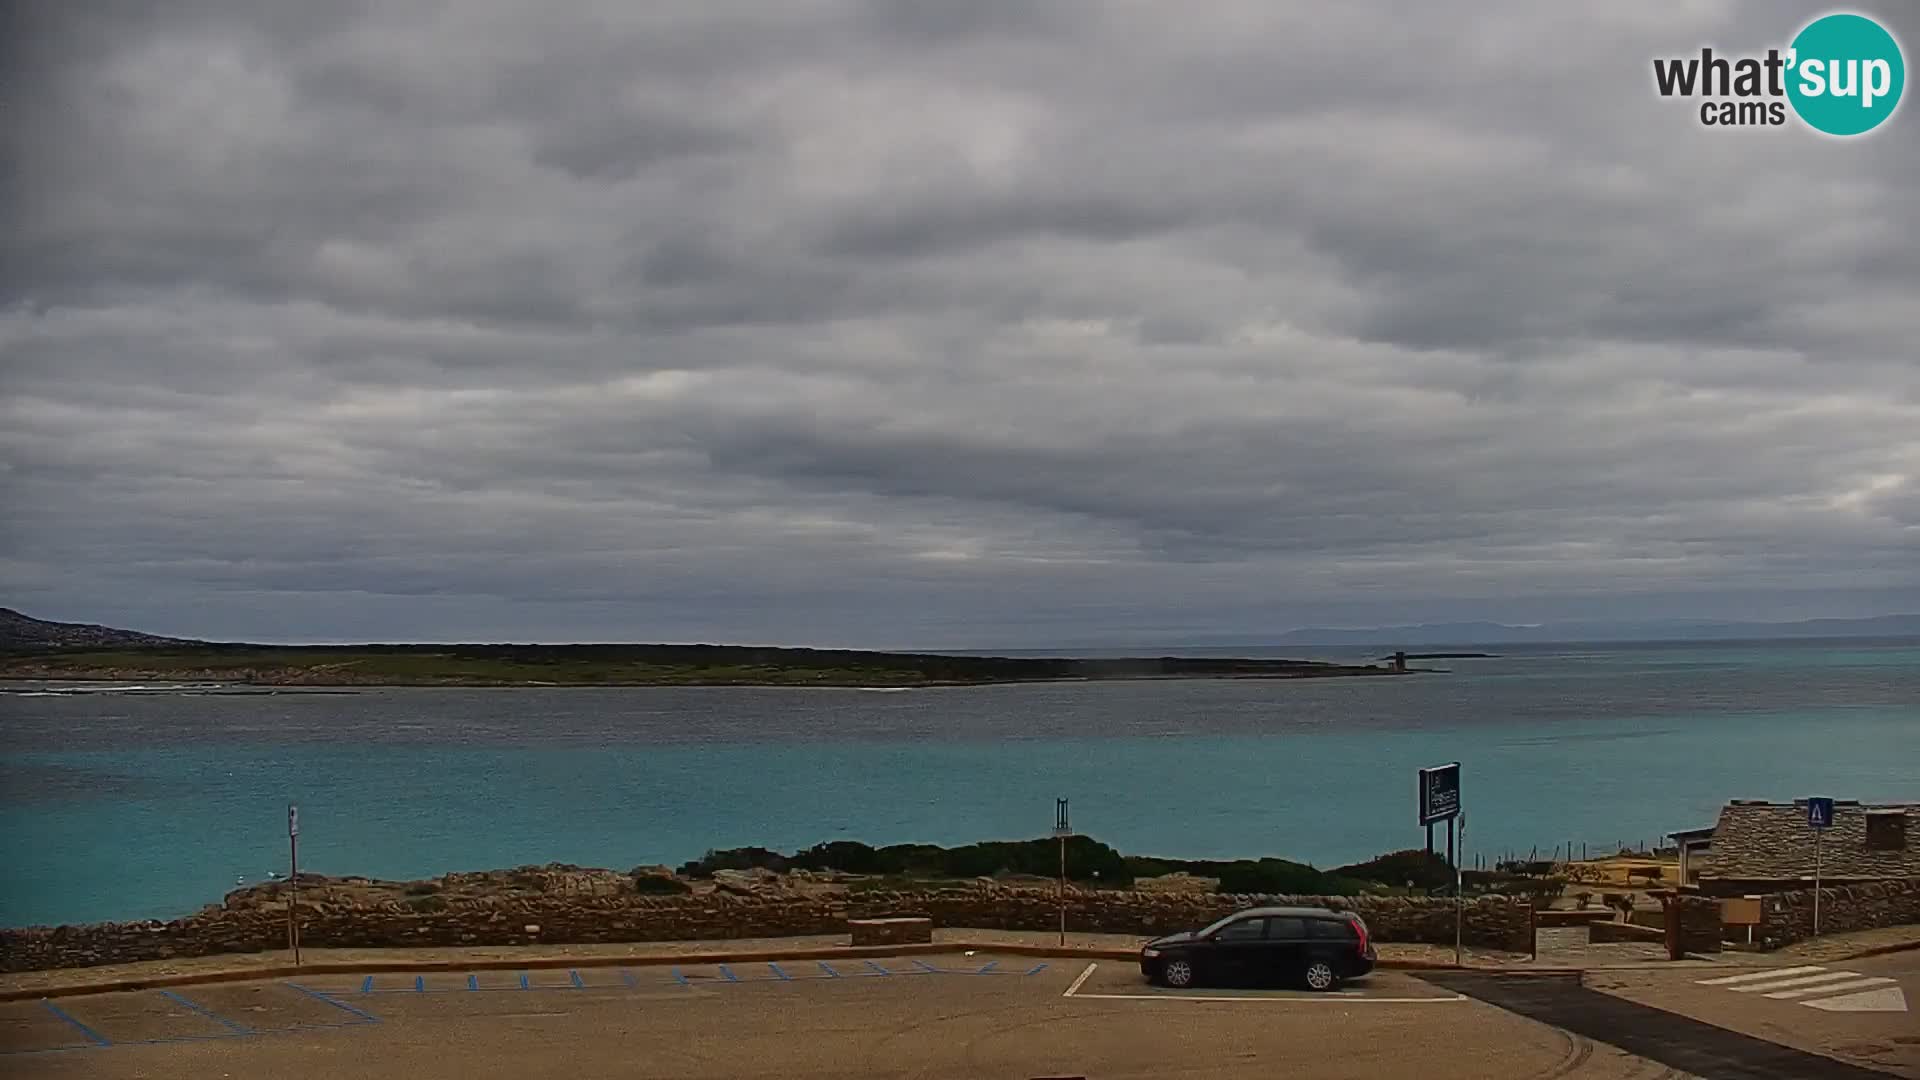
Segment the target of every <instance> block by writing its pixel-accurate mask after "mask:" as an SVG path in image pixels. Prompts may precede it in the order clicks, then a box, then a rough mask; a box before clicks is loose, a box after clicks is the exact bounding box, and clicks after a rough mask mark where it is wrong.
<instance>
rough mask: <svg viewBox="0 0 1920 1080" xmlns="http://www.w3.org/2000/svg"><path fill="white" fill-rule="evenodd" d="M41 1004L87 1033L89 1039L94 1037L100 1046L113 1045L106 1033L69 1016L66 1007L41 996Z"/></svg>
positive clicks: (82, 1032)
mask: <svg viewBox="0 0 1920 1080" xmlns="http://www.w3.org/2000/svg"><path fill="white" fill-rule="evenodd" d="M40 1004H42V1005H45V1006H46V1007H47V1011H48V1012H50V1013H52V1014H53V1015H55V1016H57V1017H59V1018H60V1019H62V1020H65V1021H66V1022H67V1023H69V1024H72V1025H73V1026H74V1027H76V1028H79V1029H80V1034H82V1035H85V1036H86V1037H87V1038H89V1039H92V1040H93V1041H94V1042H95V1043H96V1044H98V1045H100V1046H112V1045H113V1043H112V1042H110V1041H108V1039H107V1037H106V1036H105V1035H102V1034H100V1033H99V1032H97V1031H95V1030H93V1029H92V1028H90V1027H88V1026H87V1025H85V1024H83V1023H81V1022H80V1021H78V1020H75V1019H74V1018H73V1017H71V1016H68V1015H67V1012H66V1010H65V1009H62V1008H61V1007H60V1006H58V1005H55V1004H54V1003H53V1002H51V1001H48V1000H47V999H46V998H41V999H40Z"/></svg>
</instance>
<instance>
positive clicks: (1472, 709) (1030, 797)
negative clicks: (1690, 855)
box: [0, 639, 1920, 926]
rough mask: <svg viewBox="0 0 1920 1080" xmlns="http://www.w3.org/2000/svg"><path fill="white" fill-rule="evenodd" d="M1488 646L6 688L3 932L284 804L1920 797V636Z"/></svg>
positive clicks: (1478, 844) (449, 861)
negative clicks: (938, 676)
mask: <svg viewBox="0 0 1920 1080" xmlns="http://www.w3.org/2000/svg"><path fill="white" fill-rule="evenodd" d="M1169 651H1177V650H1169ZM1187 651H1188V652H1202V651H1204V652H1206V653H1209V654H1216V655H1218V654H1230V655H1289V656H1295V655H1297V656H1303V657H1306V658H1311V659H1330V660H1348V661H1351V660H1356V659H1361V658H1362V657H1363V656H1364V655H1365V654H1364V653H1363V652H1360V651H1356V650H1339V649H1329V650H1302V649H1298V648H1295V649H1288V650H1187ZM1488 651H1500V652H1503V654H1504V655H1502V656H1500V657H1497V658H1491V659H1480V660H1446V661H1433V662H1431V663H1432V664H1433V666H1439V667H1446V668H1449V669H1451V670H1450V671H1449V673H1446V674H1434V675H1417V676H1409V677H1406V678H1394V679H1326V680H1306V681H1284V682H1277V681H1262V680H1187V681H1169V682H1121V683H1063V684H1045V685H1024V686H990V687H974V688H948V689H930V690H916V691H911V692H905V693H886V694H877V693H869V692H862V691H859V690H852V689H760V688H706V689H697V688H660V689H645V688H635V689H552V690H547V689H514V690H479V689H399V688H396V689H373V690H366V691H362V692H359V693H355V694H352V695H350V696H340V695H314V696H304V695H282V696H271V697H258V696H241V697H221V696H206V695H167V694H151V693H146V694H135V695H117V694H86V695H78V696H72V697H66V696H24V695H21V694H8V695H5V696H0V858H3V859H4V860H5V865H6V867H7V874H6V878H5V884H4V885H0V924H5V925H16V926H17V925H23V924H28V923H49V922H81V921H88V920H94V919H107V918H138V917H169V916H174V915H179V914H184V913H186V912H188V911H191V910H193V909H194V908H196V907H198V906H200V905H202V904H205V903H210V902H215V901H217V900H218V899H219V897H220V896H221V894H223V893H224V892H225V891H226V890H228V889H231V888H233V887H234V886H235V884H236V883H237V882H239V881H240V880H241V879H244V880H245V881H247V882H253V881H257V880H260V879H262V878H264V877H266V876H267V873H268V872H269V871H278V872H281V873H284V872H285V870H286V864H287V837H286V816H285V815H286V804H287V803H288V802H290V801H291V802H297V803H299V805H300V820H301V837H300V851H301V867H302V869H304V870H312V871H319V872H323V873H361V874H370V875H376V876H383V877H416V876H425V875H430V874H437V873H441V872H444V871H447V870H460V869H483V868H489V867H499V866H511V865H516V864H521V863H529V862H548V861H565V862H577V863H583V864H589V865H598V866H611V867H619V868H625V867H629V866H633V865H636V864H640V863H655V862H667V863H675V864H677V863H679V862H681V861H683V860H685V859H688V858H692V857H695V856H697V855H699V854H700V853H701V852H702V851H704V850H706V849H708V848H711V847H732V846H739V845H746V844H759V845H765V846H768V847H773V848H779V849H789V848H793V847H800V846H806V845H809V844H813V843H816V842H819V841H822V840H833V839H858V840H864V841H867V842H869V843H874V844H884V843H897V842H904V841H926V842H933V843H944V844H954V843H965V842H968V841H972V840H980V839H1000V838H1019V837H1032V836H1039V835H1043V834H1044V833H1045V832H1046V831H1047V829H1048V828H1049V827H1050V826H1051V825H1052V823H1053V799H1054V798H1055V797H1056V796H1065V797H1070V798H1071V799H1072V800H1073V801H1072V806H1073V817H1074V824H1075V825H1076V826H1077V827H1078V828H1079V829H1080V830H1081V831H1083V832H1086V833H1088V834H1090V835H1093V836H1095V837H1097V838H1098V839H1100V840H1103V841H1106V842H1108V843H1111V844H1113V845H1115V846H1116V847H1119V848H1120V849H1121V850H1123V851H1126V852H1128V853H1132V854H1170V855H1183V856H1190V857H1237V856H1252V855H1280V856H1284V857H1287V858H1294V859H1300V860H1304V861H1311V862H1314V863H1316V864H1317V865H1322V866H1331V865H1335V864H1338V863H1341V862H1347V861H1353V860H1358V859H1362V858H1366V857H1368V856H1370V855H1373V854H1376V853H1378V852H1381V851H1386V850H1390V849H1394V848H1402V847H1412V846H1417V845H1418V844H1419V843H1420V842H1421V840H1422V833H1421V830H1420V829H1419V828H1418V826H1417V825H1415V824H1414V805H1413V803H1414V770H1415V769H1417V768H1418V767H1420V766H1422V765H1431V764H1437V763H1441V762H1445V761H1451V760H1459V761H1461V762H1462V763H1463V776H1464V781H1463V794H1464V802H1465V805H1466V808H1467V834H1466V837H1465V842H1464V845H1463V848H1464V850H1465V851H1466V852H1468V853H1469V856H1470V857H1471V854H1472V853H1476V852H1477V853H1481V854H1484V855H1487V856H1489V857H1491V856H1494V855H1497V854H1499V853H1501V852H1504V851H1507V850H1517V851H1519V852H1522V853H1524V852H1526V851H1528V850H1529V849H1532V848H1534V847H1535V846H1538V847H1539V849H1540V851H1541V852H1542V854H1543V857H1544V855H1545V853H1547V852H1549V851H1551V849H1553V847H1554V846H1555V845H1556V844H1561V845H1564V844H1565V843H1567V842H1568V841H1572V843H1573V844H1574V845H1575V847H1576V849H1578V847H1579V846H1580V845H1583V844H1584V845H1586V846H1587V848H1588V850H1590V851H1592V852H1598V851H1600V850H1601V849H1602V848H1611V846H1612V845H1615V844H1618V843H1620V842H1622V841H1625V842H1628V843H1631V844H1636V845H1637V844H1639V843H1641V842H1651V841H1657V840H1658V839H1659V837H1660V835H1661V834H1662V833H1664V832H1667V831H1671V830H1673V829H1679V828H1686V827H1691V826H1697V825H1706V824H1711V823H1712V821H1713V817H1714V814H1715V812H1716V810H1717V808H1718V807H1719V805H1720V804H1721V803H1722V802H1724V801H1725V800H1727V799H1731V798H1767V799H1787V798H1794V797H1800V796H1805V795H1811V794H1825V795H1831V796H1835V797H1838V798H1843V799H1844V798H1860V799H1868V800H1916V801H1920V641H1915V640H1911V639H1907V640H1895V641H1886V640H1879V641H1862V640H1845V641H1813V642H1809V641H1796V642H1774V643H1766V642H1740V643H1725V642H1716V643H1711V644H1686V645H1647V644H1627V645H1616V644H1607V645H1568V646H1557V647H1556V646H1525V647H1518V648H1513V649H1510V650H1505V649H1494V650H1488ZM1136 652H1137V651H1136ZM15 689H20V690H25V689H29V688H27V687H17V688H15Z"/></svg>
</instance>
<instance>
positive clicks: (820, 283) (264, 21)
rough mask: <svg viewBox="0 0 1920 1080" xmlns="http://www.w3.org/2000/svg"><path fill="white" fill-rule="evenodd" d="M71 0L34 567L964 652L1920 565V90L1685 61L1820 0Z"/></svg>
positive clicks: (1858, 594)
mask: <svg viewBox="0 0 1920 1080" xmlns="http://www.w3.org/2000/svg"><path fill="white" fill-rule="evenodd" d="M20 7H21V6H16V8H15V9H13V10H12V11H11V17H13V18H14V19H15V23H14V24H13V26H14V28H17V29H19V30H20V31H21V34H20V35H14V34H9V35H7V37H8V40H9V42H12V41H15V40H18V39H19V38H20V36H21V35H25V36H29V37H31V38H32V40H33V41H34V42H35V45H36V48H34V49H32V50H29V51H28V52H26V53H24V54H22V56H23V58H24V60H25V62H23V63H21V64H19V65H17V66H15V65H0V68H5V69H6V71H5V74H4V75H0V78H4V79H6V80H7V81H6V83H5V84H4V85H5V87H6V89H7V90H8V92H9V100H17V101H18V102H19V103H20V106H21V107H20V109H19V110H18V112H19V115H20V116H22V117H24V118H25V122H24V123H22V124H18V125H9V127H8V128H7V130H6V131H5V132H4V134H0V138H4V139H5V140H6V144H5V149H6V150H7V151H8V153H6V154H4V155H0V160H4V161H5V162H6V165H5V168H6V169H7V170H8V171H7V172H6V173H4V174H0V181H3V182H4V184H5V185H6V187H5V192H4V193H5V194H7V195H8V196H9V197H8V198H6V199H5V200H4V202H0V227H4V228H5V230H6V232H7V235H8V236H9V238H10V239H11V240H13V243H12V244H10V245H9V250H8V252H7V254H6V256H5V260H6V261H5V262H4V263H0V497H4V498H5V499H6V500H7V502H8V505H9V507H10V508H11V507H14V506H21V507H26V508H28V512H27V513H25V514H10V515H8V517H9V521H8V525H7V527H6V529H5V531H4V532H0V542H4V547H0V591H4V592H5V594H6V595H7V596H8V597H10V598H11V600H10V601H9V602H10V603H11V606H16V607H22V608H25V609H27V610H29V611H30V612H32V613H34V614H46V615H49V616H51V617H63V616H69V615H70V616H72V617H76V618H85V619H88V620H95V621H98V620H107V621H114V620H117V621H120V622H125V623H130V624H132V625H136V626H138V627H141V628H145V629H151V630H156V631H161V632H176V633H193V634H200V635H209V636H234V637H241V636H249V635H253V636H268V637H275V638H288V637H293V638H298V637H301V636H303V635H304V636H312V637H327V638H352V637H370V636H388V635H395V636H412V637H422V638H434V637H440V638H445V637H457V636H469V635H473V634H478V635H480V636H488V637H495V638H504V637H516V636H518V637H547V638H556V639H569V638H571V639H579V638H592V637H609V636H611V637H625V638H678V639H687V638H706V639H710V640H716V639H717V640H758V641H792V642H801V643H807V642H811V643H819V644H854V645H922V646H941V645H950V646H966V645H979V644H988V645H992V644H1002V643H1004V644H1009V645H1014V644H1039V645H1044V644H1046V643H1047V642H1048V641H1050V640H1062V639H1069V638H1071V639H1079V640H1091V639H1095V638H1100V637H1109V636H1120V637H1125V636H1129V635H1131V636H1133V637H1135V638H1143V637H1147V636H1151V635H1152V634H1154V633H1163V632H1164V633H1169V634H1190V635H1201V636H1209V637H1214V638H1219V637H1221V636H1222V635H1226V636H1232V635H1235V634H1244V635H1245V636H1246V637H1248V638H1249V639H1254V638H1257V637H1258V636H1259V633H1260V632H1261V631H1262V630H1263V629H1273V628H1280V627H1284V626H1290V625H1296V624H1300V623H1306V622H1317V621H1340V620H1347V621H1353V620H1365V619H1372V620H1375V621H1409V620H1420V619H1427V618H1433V619H1440V618H1506V619H1512V620H1517V621H1537V620H1539V619H1541V618H1579V617H1583V616H1597V615H1601V614H1606V615H1612V616H1628V617H1638V616H1649V615H1680V614H1702V615H1716V614H1724V615H1727V616H1729V617H1734V616H1738V617H1791V616H1795V615H1803V614H1804V615H1854V614H1870V613H1875V612H1878V611H1882V610H1889V607H1888V605H1894V606H1900V605H1906V606H1913V605H1914V604H1915V603H1916V602H1920V560H1915V559H1914V558H1913V557H1912V553H1913V552H1914V551H1915V550H1916V549H1920V539H1917V537H1920V534H1917V533H1916V531H1915V530H1916V529H1917V528H1920V512H1917V511H1916V506H1920V503H1917V502H1916V500H1917V499H1920V442H1916V440H1915V436H1914V434H1913V433H1914V432H1915V431H1920V354H1916V352H1915V347H1914V345H1913V342H1915V341H1916V340H1920V321H1916V319H1920V316H1917V315H1916V313H1915V309H1914V307H1913V305H1912V304H1911V303H1910V301H1909V298H1910V297H1911V296H1913V295H1920V255H1916V254H1915V251H1916V244H1915V241H1916V239H1920V204H1917V203H1916V202H1915V201H1914V200H1913V199H1911V197H1910V196H1909V195H1908V194H1907V191H1906V189H1907V187H1908V186H1910V184H1909V178H1910V177H1911V176H1912V175H1914V174H1915V172H1916V169H1917V168H1920V140H1916V139H1914V138H1913V135H1912V130H1913V127H1912V122H1913V120H1914V117H1913V116H1912V115H1911V105H1909V106H1908V107H1907V108H1906V109H1905V110H1903V112H1902V114H1901V115H1900V116H1898V117H1896V118H1895V120H1894V122H1893V125H1894V126H1892V127H1890V128H1889V129H1888V130H1886V131H1885V132H1882V133H1880V134H1878V135H1876V136H1874V137H1872V138H1870V139H1868V140H1865V141H1864V142H1857V143H1845V144H1841V143H1834V142H1830V141H1826V140H1821V139H1817V138H1815V137H1813V136H1811V135H1809V134H1807V133H1805V132H1799V131H1769V132H1741V133H1710V132H1706V131H1704V130H1702V129H1701V128H1700V127H1699V126H1698V124H1697V123H1696V122H1694V120H1693V118H1692V116H1691V114H1690V113H1689V112H1688V111H1687V106H1685V105H1682V104H1679V103H1675V102H1668V101H1661V100H1659V99H1658V98H1657V97H1655V96H1654V95H1653V93H1652V91H1651V89H1650V87H1649V85H1648V76H1647V72H1648V62H1649V60H1650V58H1651V57H1652V56H1655V55H1667V54H1678V53H1684V52H1686V51H1689V50H1691V49H1695V48H1698V46H1699V45H1700V44H1702V43H1705V42H1708V41H1711V42H1714V43H1717V44H1719V45H1722V46H1724V47H1726V48H1764V47H1765V46H1766V45H1767V44H1770V43H1772V42H1774V41H1775V40H1776V39H1777V38H1778V37H1779V36H1780V35H1784V34H1786V33H1788V32H1790V30H1791V29H1792V28H1793V27H1795V26H1797V25H1798V21H1799V20H1800V19H1802V18H1804V17H1805V16H1806V15H1807V14H1808V13H1810V12H1812V11H1813V10H1814V9H1812V8H1805V7H1795V6H1791V5H1776V6H1768V7H1760V6H1746V5H1743V6H1740V7H1739V8H1737V9H1735V8H1732V7H1729V6H1726V5H1716V4H1695V5H1685V6H1676V5H1646V6H1639V7H1636V6H1615V7H1611V8H1608V9H1607V10H1606V11H1604V12H1586V13H1583V14H1582V16H1581V17H1580V18H1578V19H1575V18H1572V17H1571V16H1568V15H1566V14H1565V13H1563V12H1557V11H1555V10H1553V9H1552V8H1550V7H1542V6H1540V5H1534V4H1522V3H1514V4H1511V5H1502V6H1500V7H1497V8H1492V9H1482V10H1481V11H1479V12H1478V13H1477V14H1476V15H1475V16H1474V17H1473V18H1471V19H1469V18H1465V17H1463V16H1462V15H1461V14H1459V13H1458V12H1453V11H1441V10H1438V9H1428V8H1417V7H1416V8H1409V7H1407V6H1405V5H1379V6H1368V5H1345V6H1342V7H1340V8H1338V9H1329V8H1312V9H1290V8H1287V7H1285V6H1275V5H1272V4H1264V3H1254V2H1251V0H1248V2H1227V3H1221V4H1215V5H1208V6H1206V7H1204V8H1200V9H1194V10H1185V11H1175V10H1174V9H1172V8H1170V7H1167V6H1166V5H1160V4H1148V3H1131V2H1119V3H1106V4H1077V3H1076V4H1040V5H1034V4H1015V3H999V2H994V3H986V4H947V3H923V2H918V0H915V2H883V0H805V2H799V0H796V2H794V3H790V4H780V5H767V4H756V3H748V2H745V0H740V2H727V3H709V4H700V5H685V6H680V5H665V6H661V5H630V4H615V3H595V2H585V0H583V2H580V3H571V4H559V5H550V6H545V7H542V8H539V9H537V10H536V9H529V8H526V7H524V6H523V5H517V4H508V3H504V2H501V3H497V4H496V3H478V4H471V5H460V6H458V7H456V8H448V7H445V6H441V5H430V4H408V3H401V4H381V5H365V4H356V5H353V6H343V5H313V4H276V3H268V4H238V3H234V2H231V0H194V2H193V3H189V4H176V5H164V6H154V5H144V4H124V5H112V6H105V5H87V6H86V7H84V8H79V7H74V6H72V5H66V6H58V7H52V6H42V7H37V8H34V9H33V10H32V11H31V12H27V13H24V14H23V13H22V12H21V11H20V10H18V9H19V8H20ZM1893 22H1894V23H1895V24H1896V25H1897V27H1898V29H1899V30H1900V32H1902V33H1905V34H1906V35H1907V40H1909V41H1914V40H1920V26H1914V25H1907V24H1908V23H1911V22H1912V19H1911V18H1910V17H1909V16H1908V15H1907V14H1906V13H1904V12H1902V13H1897V14H1896V15H1895V16H1894V17H1893ZM12 51H14V52H18V51H19V50H18V49H13V50H12ZM1436 57H1444V58H1445V62H1444V63H1437V62H1435V58H1436ZM301 627H306V628H307V629H305V630H302V629H301ZM483 631H484V632H483Z"/></svg>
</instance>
